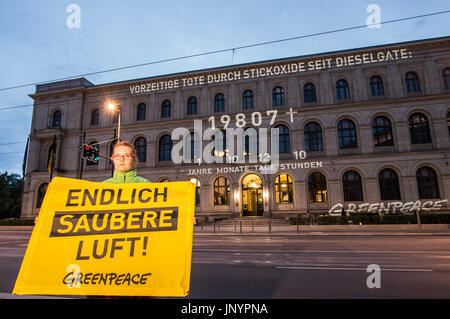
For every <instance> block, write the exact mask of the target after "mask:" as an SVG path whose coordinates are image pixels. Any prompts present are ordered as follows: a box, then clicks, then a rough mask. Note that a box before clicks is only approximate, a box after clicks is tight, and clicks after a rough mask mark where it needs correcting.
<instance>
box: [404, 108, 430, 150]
mask: <svg viewBox="0 0 450 319" xmlns="http://www.w3.org/2000/svg"><path fill="white" fill-rule="evenodd" d="M409 133H410V136H411V143H412V144H424V143H431V135H430V127H429V124H428V119H427V118H426V116H425V115H423V114H421V113H414V114H412V115H411V116H410V117H409Z"/></svg>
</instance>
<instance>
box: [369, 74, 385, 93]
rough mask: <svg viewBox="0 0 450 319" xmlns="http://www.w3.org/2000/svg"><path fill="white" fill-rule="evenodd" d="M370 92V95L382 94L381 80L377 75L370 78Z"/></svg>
mask: <svg viewBox="0 0 450 319" xmlns="http://www.w3.org/2000/svg"><path fill="white" fill-rule="evenodd" d="M370 94H372V96H381V95H384V88H383V80H382V79H381V77H379V76H378V75H374V76H372V77H371V78H370Z"/></svg>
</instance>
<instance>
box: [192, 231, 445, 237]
mask: <svg viewBox="0 0 450 319" xmlns="http://www.w3.org/2000/svg"><path fill="white" fill-rule="evenodd" d="M194 236H198V237H202V236H284V237H285V236H290V237H301V236H450V232H433V233H430V232H390V231H389V232H388V231H386V232H383V233H380V232H346V231H342V232H337V231H336V232H320V231H312V232H299V233H282V232H280V233H256V232H254V233H251V232H249V233H219V232H216V233H212V232H208V233H207V232H202V233H195V232H194Z"/></svg>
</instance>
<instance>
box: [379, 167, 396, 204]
mask: <svg viewBox="0 0 450 319" xmlns="http://www.w3.org/2000/svg"><path fill="white" fill-rule="evenodd" d="M378 185H379V187H380V198H381V200H396V199H398V200H399V199H400V186H399V183H398V176H397V173H396V172H395V171H394V170H392V169H390V168H385V169H383V170H382V171H381V172H380V173H378Z"/></svg>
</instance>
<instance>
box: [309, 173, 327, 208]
mask: <svg viewBox="0 0 450 319" xmlns="http://www.w3.org/2000/svg"><path fill="white" fill-rule="evenodd" d="M308 198H309V202H310V203H326V202H328V198H327V179H326V177H325V176H324V175H323V174H321V173H319V172H314V173H312V174H310V175H309V177H308Z"/></svg>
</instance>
